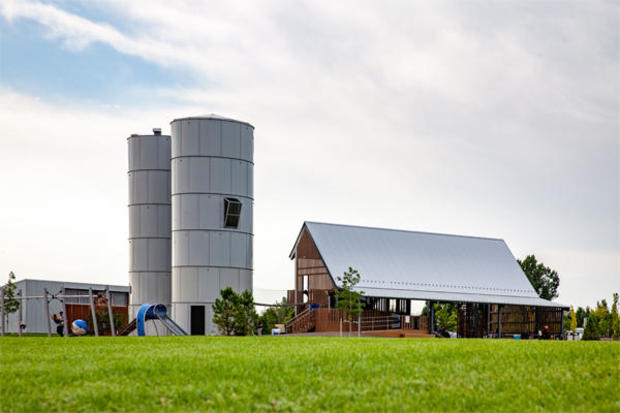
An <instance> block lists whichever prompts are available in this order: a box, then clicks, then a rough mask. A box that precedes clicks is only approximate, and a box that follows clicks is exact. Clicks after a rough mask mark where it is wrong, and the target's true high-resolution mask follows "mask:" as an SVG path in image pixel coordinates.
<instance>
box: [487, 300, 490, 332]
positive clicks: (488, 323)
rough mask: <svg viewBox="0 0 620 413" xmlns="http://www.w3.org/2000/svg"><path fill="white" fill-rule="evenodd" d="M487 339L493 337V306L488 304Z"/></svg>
mask: <svg viewBox="0 0 620 413" xmlns="http://www.w3.org/2000/svg"><path fill="white" fill-rule="evenodd" d="M487 337H491V304H487Z"/></svg>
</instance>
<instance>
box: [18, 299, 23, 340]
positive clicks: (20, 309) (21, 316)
mask: <svg viewBox="0 0 620 413" xmlns="http://www.w3.org/2000/svg"><path fill="white" fill-rule="evenodd" d="M17 295H18V296H19V308H18V309H17V319H18V320H17V335H18V336H20V337H21V336H22V321H23V315H24V313H23V312H22V304H23V303H24V300H23V299H22V290H19V291H18V292H17Z"/></svg>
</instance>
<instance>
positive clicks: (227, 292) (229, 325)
mask: <svg viewBox="0 0 620 413" xmlns="http://www.w3.org/2000/svg"><path fill="white" fill-rule="evenodd" d="M220 296H221V298H216V299H215V304H213V322H214V323H215V325H216V326H217V327H218V328H219V329H220V331H221V332H222V333H223V334H224V335H225V336H230V335H232V333H233V331H234V328H235V307H236V305H237V303H236V301H237V298H236V297H237V294H236V293H235V292H234V291H233V289H232V288H230V287H226V288H224V289H223V290H222V291H220Z"/></svg>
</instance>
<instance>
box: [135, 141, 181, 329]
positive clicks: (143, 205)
mask: <svg viewBox="0 0 620 413" xmlns="http://www.w3.org/2000/svg"><path fill="white" fill-rule="evenodd" d="M127 143H128V146H129V148H128V149H129V173H128V174H129V285H130V286H131V293H130V297H129V302H130V307H129V312H130V314H129V316H130V317H131V318H134V317H135V316H136V313H137V311H138V308H139V307H140V305H142V304H144V303H161V304H165V305H166V306H170V256H171V248H170V221H171V217H170V136H169V135H162V134H161V130H160V129H153V135H131V136H130V137H129V138H127ZM131 318H130V319H131Z"/></svg>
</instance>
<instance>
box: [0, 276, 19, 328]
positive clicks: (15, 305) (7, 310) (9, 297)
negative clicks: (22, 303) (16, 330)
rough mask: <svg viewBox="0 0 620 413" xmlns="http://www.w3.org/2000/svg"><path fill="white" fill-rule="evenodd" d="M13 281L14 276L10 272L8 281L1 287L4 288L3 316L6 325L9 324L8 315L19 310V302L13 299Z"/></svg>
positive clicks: (14, 288)
mask: <svg viewBox="0 0 620 413" xmlns="http://www.w3.org/2000/svg"><path fill="white" fill-rule="evenodd" d="M13 280H15V274H14V273H13V271H11V272H10V273H9V279H8V281H7V282H6V284H4V285H3V286H2V288H4V316H5V322H6V323H7V324H8V323H9V314H11V313H14V312H16V311H17V310H19V301H18V300H16V299H15V295H16V294H17V293H16V290H17V286H16V285H15V283H14V282H13Z"/></svg>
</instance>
